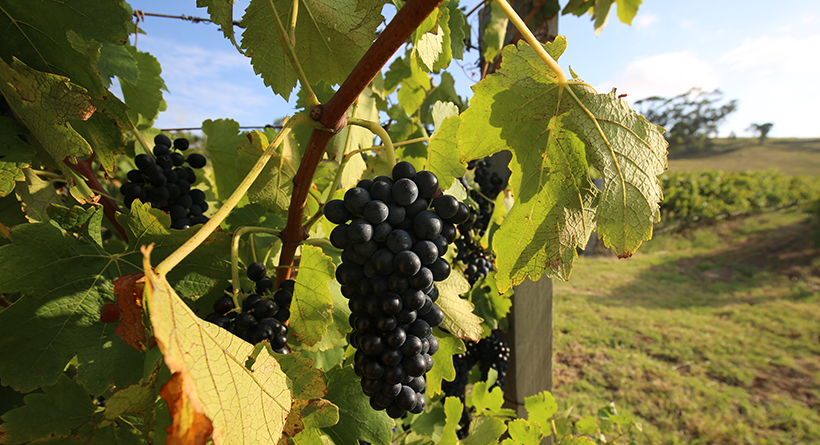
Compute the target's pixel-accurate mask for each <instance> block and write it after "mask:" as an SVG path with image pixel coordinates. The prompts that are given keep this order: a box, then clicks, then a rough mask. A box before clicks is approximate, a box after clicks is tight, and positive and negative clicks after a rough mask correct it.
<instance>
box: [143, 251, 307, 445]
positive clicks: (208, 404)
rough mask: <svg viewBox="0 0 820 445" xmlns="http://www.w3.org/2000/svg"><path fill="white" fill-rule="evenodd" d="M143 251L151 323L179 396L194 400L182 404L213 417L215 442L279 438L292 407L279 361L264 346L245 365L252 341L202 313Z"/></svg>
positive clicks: (265, 441)
mask: <svg viewBox="0 0 820 445" xmlns="http://www.w3.org/2000/svg"><path fill="white" fill-rule="evenodd" d="M144 255H145V256H144V259H143V267H144V271H145V276H146V277H147V280H146V283H145V298H146V299H147V301H148V307H149V308H150V318H151V325H152V326H153V328H154V336H155V338H156V340H157V344H158V345H159V347H160V350H161V351H162V353H163V355H164V358H165V364H166V365H168V368H169V369H170V370H171V372H172V373H174V374H175V375H179V377H177V378H178V379H179V383H180V384H181V392H182V394H180V395H179V396H178V397H180V398H182V397H184V400H187V402H185V403H187V404H188V405H189V406H184V405H183V407H182V408H183V409H185V410H187V411H188V412H190V411H193V412H195V413H197V414H202V415H204V416H206V417H207V419H209V420H210V422H211V423H212V424H213V440H214V443H215V444H216V445H219V444H243V443H248V444H274V443H276V442H277V441H278V440H279V437H280V436H281V434H282V429H283V428H284V425H285V420H286V418H287V415H288V412H289V410H290V406H291V393H290V391H289V390H288V384H287V377H286V376H285V374H284V373H283V372H282V370H281V368H280V367H279V363H278V362H277V361H276V359H274V358H273V356H271V355H270V354H268V353H266V352H264V351H263V352H262V353H261V354H259V356H258V357H256V361H255V362H254V363H253V365H252V368H251V369H248V368H246V367H245V361H246V360H247V358H248V356H250V355H251V353H252V352H253V349H254V348H253V346H252V345H250V344H248V343H246V342H244V341H243V340H241V339H239V338H238V337H236V336H234V335H233V334H232V333H230V332H228V331H226V330H224V329H221V328H219V327H217V326H215V325H212V324H210V323H208V322H206V321H204V320H202V319H200V318H199V317H197V316H196V315H195V314H194V313H193V312H192V311H191V309H190V308H188V306H187V305H185V303H183V302H182V300H181V299H180V298H179V297H178V296H177V295H176V293H175V292H174V290H173V289H172V288H171V286H170V284H168V282H167V281H166V280H165V278H164V277H159V276H157V275H155V274H154V272H153V270H152V268H151V263H150V258H149V257H150V248H147V249H145V252H144ZM175 397H176V396H175ZM187 419H190V417H187ZM176 420H178V419H175V426H174V427H176V423H177V422H176Z"/></svg>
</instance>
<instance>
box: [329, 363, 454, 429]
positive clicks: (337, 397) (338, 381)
mask: <svg viewBox="0 0 820 445" xmlns="http://www.w3.org/2000/svg"><path fill="white" fill-rule="evenodd" d="M325 377H326V379H327V387H328V391H327V396H325V399H327V400H329V401H330V402H332V403H333V404H334V405H336V406H338V407H339V422H338V423H337V424H336V425H333V426H331V427H327V428H322V431H323V432H324V433H325V434H327V435H328V436H330V438H331V439H333V443H335V444H337V445H341V444H345V445H347V444H356V443H358V442H357V441H358V440H362V441H365V442H370V443H372V444H376V445H388V444H389V443H390V439H391V437H393V434H392V433H391V429H392V428H393V425H394V423H393V420H392V419H390V417H388V416H387V413H385V412H384V411H374V410H373V408H371V407H370V400H369V398H368V397H367V396H366V395H364V393H362V389H361V385H360V380H361V379H360V378H359V377H358V376H356V373H355V372H353V367H352V366H347V367H334V368H333V369H331V370H330V371H328V372H327V374H325ZM458 415H459V417H460V416H461V411H459V414H458Z"/></svg>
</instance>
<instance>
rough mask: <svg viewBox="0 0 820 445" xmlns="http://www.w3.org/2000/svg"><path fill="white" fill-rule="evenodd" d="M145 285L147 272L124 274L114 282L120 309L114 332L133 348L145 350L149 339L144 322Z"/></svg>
mask: <svg viewBox="0 0 820 445" xmlns="http://www.w3.org/2000/svg"><path fill="white" fill-rule="evenodd" d="M144 285H145V274H143V273H142V272H137V273H132V274H128V275H123V276H122V277H120V278H118V279H117V281H115V282H114V293H115V294H117V308H118V309H119V310H120V314H121V316H120V322H119V324H117V327H116V328H115V329H114V332H116V333H117V335H119V336H120V338H121V339H122V340H123V341H124V342H125V343H126V344H127V345H128V346H131V347H132V348H134V349H136V350H137V351H145V345H146V344H147V339H146V337H145V326H144V325H143V324H142V310H143V302H142V294H143V287H144Z"/></svg>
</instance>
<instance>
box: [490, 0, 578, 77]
mask: <svg viewBox="0 0 820 445" xmlns="http://www.w3.org/2000/svg"><path fill="white" fill-rule="evenodd" d="M494 1H495V3H496V4H497V5H498V6H499V7H501V10H502V11H504V14H505V15H506V16H507V18H508V19H510V21H511V22H512V23H513V25H515V27H516V29H518V32H520V33H521V36H523V37H524V40H526V41H527V43H529V45H530V46H531V47H532V49H534V50H535V53H536V54H538V57H540V58H541V60H543V61H544V62H546V64H547V66H549V67H550V69H551V70H552V71H553V72H554V73H555V77H556V83H557V84H558V86H559V87H565V86H567V74H566V73H565V72H564V70H563V69H562V68H561V66H560V65H558V62H556V61H555V59H553V58H552V56H550V55H549V53H547V50H545V49H544V46H543V45H542V44H541V42H539V41H538V39H536V38H535V36H534V35H533V34H532V31H530V28H529V27H528V26H527V24H526V23H524V21H523V20H521V17H520V16H519V15H518V13H517V12H515V9H513V8H512V6H510V4H509V3H507V0H494Z"/></svg>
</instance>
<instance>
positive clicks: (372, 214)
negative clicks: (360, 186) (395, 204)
mask: <svg viewBox="0 0 820 445" xmlns="http://www.w3.org/2000/svg"><path fill="white" fill-rule="evenodd" d="M389 214H390V211H389V209H388V207H387V204H385V203H384V202H382V201H370V202H368V203H367V205H365V206H364V218H365V219H366V220H367V221H368V222H370V224H373V225H375V224H380V223H382V222H384V221H386V220H387V216H388V215H389Z"/></svg>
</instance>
